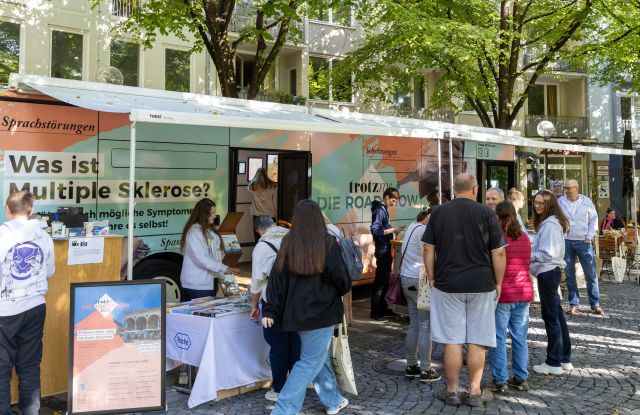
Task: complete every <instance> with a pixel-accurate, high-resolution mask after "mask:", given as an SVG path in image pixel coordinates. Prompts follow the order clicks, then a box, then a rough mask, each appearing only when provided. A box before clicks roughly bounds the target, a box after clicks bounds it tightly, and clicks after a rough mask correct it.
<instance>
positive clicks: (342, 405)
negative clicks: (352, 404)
mask: <svg viewBox="0 0 640 415" xmlns="http://www.w3.org/2000/svg"><path fill="white" fill-rule="evenodd" d="M347 405H349V400H348V399H347V398H345V397H343V398H342V402H340V405H338V406H336V407H335V408H331V409H327V415H336V414H337V413H338V412H340V410H341V409H344V408H346V407H347Z"/></svg>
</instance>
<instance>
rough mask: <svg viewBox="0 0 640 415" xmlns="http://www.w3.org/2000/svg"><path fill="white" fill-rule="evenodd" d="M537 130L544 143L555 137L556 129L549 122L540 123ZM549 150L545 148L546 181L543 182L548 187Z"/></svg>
mask: <svg viewBox="0 0 640 415" xmlns="http://www.w3.org/2000/svg"><path fill="white" fill-rule="evenodd" d="M536 130H537V131H538V135H539V136H540V137H542V138H544V141H548V140H549V137H551V136H552V135H553V133H554V132H555V131H556V127H555V126H554V125H553V123H552V122H551V121H549V120H543V121H540V122H539V123H538V126H537V127H536ZM547 161H548V160H547V148H546V147H545V149H544V179H543V181H542V183H543V186H546V185H547V164H548V163H547Z"/></svg>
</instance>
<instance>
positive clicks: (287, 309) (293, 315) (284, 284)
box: [262, 200, 351, 415]
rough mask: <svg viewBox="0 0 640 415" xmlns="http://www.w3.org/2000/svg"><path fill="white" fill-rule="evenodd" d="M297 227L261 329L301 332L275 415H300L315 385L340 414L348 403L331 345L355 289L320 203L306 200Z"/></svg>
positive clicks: (271, 287)
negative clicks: (333, 364)
mask: <svg viewBox="0 0 640 415" xmlns="http://www.w3.org/2000/svg"><path fill="white" fill-rule="evenodd" d="M292 223H293V226H292V228H291V230H290V231H289V233H288V234H287V235H286V236H285V237H284V238H283V239H282V244H281V245H280V250H279V252H278V256H277V258H276V264H275V266H274V267H273V269H272V271H271V275H270V276H269V284H268V285H267V303H265V304H264V308H263V310H262V312H263V318H262V325H263V326H264V327H272V326H275V327H276V328H278V329H279V330H281V331H291V332H294V331H295V332H298V335H299V336H300V342H301V346H302V347H301V354H300V360H298V361H297V362H296V363H295V365H294V366H293V369H292V370H291V372H290V373H289V377H288V378H287V381H286V383H285V385H284V387H283V388H282V390H281V391H280V395H279V396H278V401H277V402H276V406H275V407H274V408H273V411H272V412H271V414H272V415H293V414H297V413H298V412H299V411H300V409H301V408H302V405H303V403H304V397H305V393H306V389H307V385H308V384H309V383H311V382H313V384H314V386H315V390H316V393H317V394H318V398H319V399H320V402H321V403H322V404H323V405H324V406H325V407H326V408H327V414H337V413H338V412H340V410H341V409H343V408H345V407H346V406H347V405H348V404H349V401H348V400H347V399H346V398H344V397H342V395H340V392H339V391H338V388H337V384H336V378H335V375H334V374H333V371H332V370H331V363H330V360H329V345H330V342H331V336H332V335H333V330H334V326H335V325H336V324H338V323H341V322H342V319H343V315H344V308H343V306H342V300H341V297H342V296H343V295H344V294H346V293H347V292H349V290H350V289H351V279H350V278H349V276H348V274H347V270H346V268H345V266H344V263H343V260H342V255H341V251H340V247H339V245H338V243H337V241H336V239H335V238H334V237H333V236H330V235H329V233H328V232H327V228H326V226H325V223H324V219H323V217H322V212H321V211H320V208H319V207H318V204H317V203H316V202H314V201H312V200H301V201H300V202H299V203H298V205H297V206H296V209H295V211H294V212H293V218H292Z"/></svg>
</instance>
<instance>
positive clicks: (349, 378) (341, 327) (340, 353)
mask: <svg viewBox="0 0 640 415" xmlns="http://www.w3.org/2000/svg"><path fill="white" fill-rule="evenodd" d="M330 351H331V355H330V357H331V367H332V368H333V373H335V375H336V382H337V384H338V388H340V389H341V390H343V391H345V392H348V393H350V394H352V395H357V394H358V389H357V387H356V377H355V374H354V372H353V363H352V362H351V350H350V349H349V336H348V335H347V320H346V318H345V316H344V314H343V315H342V323H340V324H338V326H337V328H336V330H335V331H334V334H333V337H331V350H330Z"/></svg>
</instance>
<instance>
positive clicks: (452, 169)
mask: <svg viewBox="0 0 640 415" xmlns="http://www.w3.org/2000/svg"><path fill="white" fill-rule="evenodd" d="M453 172H454V168H453V139H451V138H450V139H449V182H450V183H449V201H451V200H453V199H454V198H455V195H454V194H453V179H454V177H453Z"/></svg>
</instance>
